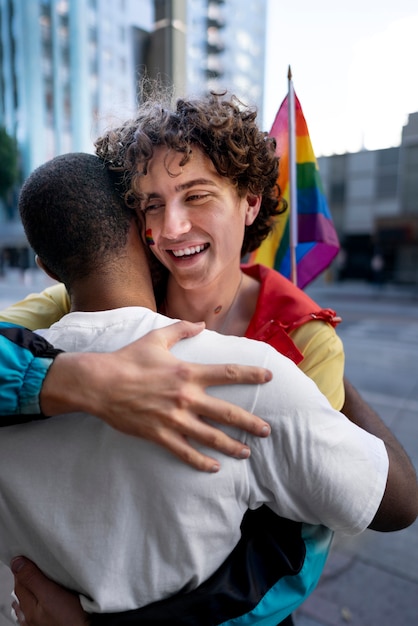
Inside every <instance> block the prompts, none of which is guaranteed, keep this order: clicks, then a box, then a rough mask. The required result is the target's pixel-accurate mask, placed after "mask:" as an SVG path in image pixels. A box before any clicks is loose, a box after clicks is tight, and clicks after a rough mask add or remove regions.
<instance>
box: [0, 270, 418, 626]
mask: <svg viewBox="0 0 418 626" xmlns="http://www.w3.org/2000/svg"><path fill="white" fill-rule="evenodd" d="M45 281H46V282H45ZM47 281H48V279H44V278H43V276H42V275H41V274H39V273H37V272H36V271H28V272H26V274H25V275H23V274H22V275H21V274H20V273H18V272H14V273H13V272H12V273H11V274H10V273H9V274H8V277H7V279H5V278H3V279H2V278H0V308H4V307H5V306H7V305H8V304H9V303H11V302H14V301H16V300H17V299H20V298H21V297H22V294H24V293H25V292H26V293H29V292H30V291H37V290H38V289H39V288H41V289H42V288H43V286H45V285H46V284H49V283H48V282H47ZM307 291H308V293H309V294H310V295H311V296H312V297H314V299H316V300H317V301H319V302H321V304H322V303H324V302H327V301H329V302H332V298H333V296H334V295H338V297H339V298H340V299H341V298H342V299H344V298H346V300H347V302H354V301H355V303H356V306H358V307H360V308H361V303H362V300H364V301H365V302H366V301H370V299H371V298H372V299H374V300H375V301H376V302H381V303H382V304H384V305H385V306H386V307H387V310H388V311H390V310H391V309H390V307H393V311H395V309H396V310H399V307H410V309H411V314H410V315H411V317H410V321H409V323H405V324H404V325H403V327H402V328H400V330H399V333H400V334H401V336H402V341H401V342H399V338H397V339H396V346H398V344H400V345H399V349H398V351H397V352H396V353H395V352H392V353H391V354H392V356H393V358H392V360H391V362H390V363H387V364H386V363H385V366H387V368H388V375H389V373H390V368H391V367H392V368H394V367H396V371H397V375H398V377H399V378H400V383H402V393H394V394H392V393H391V390H390V389H387V391H386V392H385V393H382V392H377V391H373V390H371V389H367V385H366V384H364V385H363V386H362V384H361V383H362V376H364V377H365V376H366V375H367V372H366V374H364V373H363V371H361V372H357V378H358V379H356V372H355V371H354V370H353V372H350V373H349V378H350V379H351V380H352V381H353V382H354V384H355V385H356V386H357V388H358V389H359V390H360V391H361V393H362V395H363V397H364V398H365V399H366V400H367V401H368V402H369V403H370V405H371V406H372V407H373V408H374V409H375V410H376V411H377V412H378V413H379V414H380V415H381V417H382V418H383V420H384V421H385V422H386V423H387V424H388V425H389V427H390V428H391V430H392V431H393V432H394V433H395V435H396V436H397V437H398V439H399V440H400V441H401V443H402V444H403V445H404V447H405V449H406V451H407V452H408V454H409V456H410V458H411V459H412V461H413V463H414V465H415V467H416V468H417V470H418V384H417V376H416V348H418V290H417V289H416V288H414V289H412V288H410V287H405V288H403V287H395V286H389V285H384V286H383V287H375V286H371V285H369V284H367V283H364V284H363V283H358V282H355V283H349V282H346V283H337V284H327V283H324V282H323V281H322V282H317V283H316V284H314V285H313V287H312V288H308V289H307ZM329 306H332V304H329ZM415 307H416V308H415ZM415 311H416V314H415ZM367 323H368V322H367V320H366V322H365V324H366V325H365V327H364V329H363V331H362V329H361V324H360V325H358V324H353V325H351V326H350V325H349V324H348V328H347V331H346V333H347V335H346V337H342V339H343V341H344V344H345V346H346V352H347V347H349V350H350V349H351V350H352V351H353V352H352V354H351V357H353V358H355V357H356V354H355V352H358V351H359V346H360V345H361V342H362V341H364V338H363V335H362V334H361V333H362V332H364V333H365V334H367V335H370V333H369V330H370V326H367ZM408 333H409V334H408ZM348 339H349V341H347V340H348ZM383 342H384V339H380V338H379V339H378V340H377V341H374V342H373V341H370V342H369V343H367V355H366V359H368V361H367V363H366V365H365V367H366V366H367V367H372V368H376V367H379V361H380V362H381V363H382V362H383V361H384V360H385V359H386V357H382V355H381V353H380V352H379V347H381V348H382V346H381V344H382V343H383ZM350 346H351V348H350ZM394 346H395V342H394V343H393V344H389V343H388V344H387V345H386V346H385V348H386V349H389V348H390V349H391V350H393V349H394ZM382 349H383V348H382ZM382 354H387V353H384V352H383V353H382ZM357 357H358V355H357ZM384 375H385V372H384V373H383V376H384ZM353 378H354V380H353ZM364 380H365V379H364ZM363 387H364V388H363ZM11 589H12V577H11V575H10V572H9V570H8V568H7V567H6V566H5V565H1V564H0V626H10V624H11V623H13V622H12V620H11V618H10V591H11ZM294 621H295V626H418V522H415V523H414V524H413V525H412V526H410V527H409V528H407V529H405V530H402V531H398V532H394V533H377V532H373V531H369V530H366V531H365V532H364V533H362V534H361V535H358V536H356V537H351V538H350V537H348V538H347V537H343V536H339V535H336V537H335V540H334V544H333V548H332V550H331V554H330V557H329V559H328V562H327V565H326V567H325V570H324V573H323V575H322V577H321V580H320V582H319V584H318V586H317V588H316V590H315V591H314V592H313V594H312V595H311V596H310V597H309V598H308V600H307V601H306V602H305V603H304V604H303V606H302V607H300V608H299V609H298V611H296V613H295V614H294ZM197 626H198V625H197Z"/></svg>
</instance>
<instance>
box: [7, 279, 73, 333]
mask: <svg viewBox="0 0 418 626" xmlns="http://www.w3.org/2000/svg"><path fill="white" fill-rule="evenodd" d="M69 310H70V298H69V296H68V293H67V290H66V289H65V287H64V285H63V284H62V283H59V284H57V285H53V286H52V287H47V288H46V289H44V290H43V291H42V292H41V293H31V294H29V295H28V296H26V298H24V299H23V300H21V301H20V302H16V304H12V305H11V306H9V307H7V308H6V309H3V310H2V311H0V322H10V323H12V324H19V325H20V326H24V327H25V328H29V330H36V329H37V328H49V327H50V326H51V325H52V324H54V323H55V322H57V321H58V320H60V319H61V318H62V317H63V316H64V315H65V314H66V313H68V312H69Z"/></svg>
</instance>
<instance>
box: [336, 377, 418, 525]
mask: <svg viewBox="0 0 418 626" xmlns="http://www.w3.org/2000/svg"><path fill="white" fill-rule="evenodd" d="M344 387H345V394H346V397H345V403H344V406H343V408H342V413H344V415H346V416H347V417H348V418H349V419H350V420H351V421H352V422H353V423H354V424H357V425H358V426H360V427H361V428H363V429H364V430H367V431H368V432H369V433H372V434H373V435H376V437H379V438H380V439H382V440H383V441H384V443H385V446H386V450H387V452H388V456H389V474H388V479H387V483H386V490H385V494H384V496H383V499H382V502H381V503H380V506H379V509H378V511H377V513H376V515H375V517H374V519H373V521H372V522H371V524H370V526H369V528H371V529H373V530H378V531H382V532H390V531H394V530H401V529H402V528H406V527H407V526H410V525H411V524H413V523H414V521H415V520H416V518H417V516H418V483H417V476H416V472H415V468H414V466H413V464H412V463H411V461H410V459H409V457H408V455H407V454H406V452H405V450H404V449H403V447H402V446H401V444H400V443H399V441H398V440H397V439H396V437H395V436H394V435H393V434H392V432H391V431H390V430H389V428H388V427H387V426H386V425H385V424H384V422H383V421H382V419H381V418H380V417H379V415H378V414H377V413H376V412H375V411H374V410H373V409H372V408H371V407H370V406H369V405H368V404H367V403H366V402H365V401H364V400H363V398H362V397H361V396H360V394H359V393H358V391H357V390H356V389H355V388H354V387H353V385H352V384H351V383H350V382H349V381H348V380H347V379H346V378H344Z"/></svg>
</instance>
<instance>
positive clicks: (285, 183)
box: [249, 93, 339, 289]
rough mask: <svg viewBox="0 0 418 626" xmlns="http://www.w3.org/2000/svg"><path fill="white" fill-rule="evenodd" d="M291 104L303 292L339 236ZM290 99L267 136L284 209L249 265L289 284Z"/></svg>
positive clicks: (300, 118) (322, 267)
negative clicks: (273, 151)
mask: <svg viewBox="0 0 418 626" xmlns="http://www.w3.org/2000/svg"><path fill="white" fill-rule="evenodd" d="M293 95H294V104H295V116H294V123H295V135H296V136H295V153H296V168H294V171H296V185H295V187H296V198H297V202H296V204H297V244H296V276H297V285H298V287H300V288H301V289H303V288H304V287H306V285H308V284H309V283H310V282H311V281H312V280H314V278H316V277H317V276H318V275H319V274H320V273H321V272H323V271H324V270H325V269H326V268H327V267H328V266H329V265H330V263H331V261H332V260H333V259H334V257H335V256H336V255H337V253H338V250H339V241H338V236H337V233H336V231H335V228H334V224H333V221H332V217H331V212H330V210H329V207H328V203H327V200H326V197H325V195H324V191H323V187H322V182H321V178H320V175H319V169H318V163H317V160H316V157H315V154H314V151H313V148H312V144H311V140H310V137H309V132H308V127H307V124H306V121H305V117H304V115H303V112H302V107H301V105H300V102H299V100H298V98H297V97H296V94H295V93H294V94H293ZM289 100H290V98H289V95H287V96H286V98H285V99H284V100H283V102H282V104H281V106H280V108H279V110H278V112H277V115H276V118H275V120H274V123H273V126H272V128H271V131H270V135H271V136H273V137H274V138H275V139H276V142H277V154H278V156H279V157H280V163H279V179H278V183H279V186H280V189H281V192H282V194H283V197H284V198H285V199H286V201H287V203H288V209H287V211H286V212H285V213H284V214H283V215H280V216H278V217H277V218H276V224H275V227H274V229H273V231H272V232H271V233H270V235H269V236H268V237H267V239H265V240H264V241H263V242H262V244H261V246H260V247H259V248H258V249H257V250H255V251H254V252H252V253H251V255H250V258H249V262H250V263H261V264H262V265H266V266H267V267H273V268H275V269H276V270H277V271H279V272H280V273H281V274H283V275H284V276H286V277H287V278H289V279H291V277H292V268H291V250H290V241H291V232H290V230H291V220H290V213H291V211H292V210H294V208H293V207H292V206H291V205H290V199H289V196H290V194H289V189H290V180H289V172H290V171H291V170H290V169H289V165H290V164H289Z"/></svg>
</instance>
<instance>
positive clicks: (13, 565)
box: [10, 556, 26, 574]
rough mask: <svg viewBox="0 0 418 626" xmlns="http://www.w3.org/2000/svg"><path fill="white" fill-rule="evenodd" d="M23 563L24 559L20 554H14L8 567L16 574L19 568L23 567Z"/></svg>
mask: <svg viewBox="0 0 418 626" xmlns="http://www.w3.org/2000/svg"><path fill="white" fill-rule="evenodd" d="M25 564H26V561H25V559H24V558H22V557H21V556H16V557H15V558H14V559H12V560H11V562H10V569H11V570H12V572H13V574H18V573H19V572H20V570H21V569H22V568H23V567H25Z"/></svg>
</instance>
